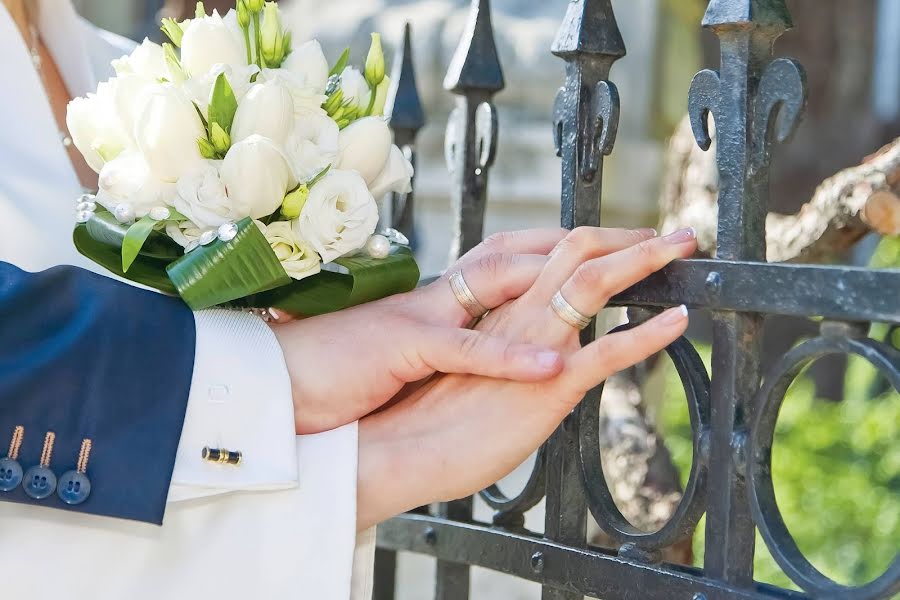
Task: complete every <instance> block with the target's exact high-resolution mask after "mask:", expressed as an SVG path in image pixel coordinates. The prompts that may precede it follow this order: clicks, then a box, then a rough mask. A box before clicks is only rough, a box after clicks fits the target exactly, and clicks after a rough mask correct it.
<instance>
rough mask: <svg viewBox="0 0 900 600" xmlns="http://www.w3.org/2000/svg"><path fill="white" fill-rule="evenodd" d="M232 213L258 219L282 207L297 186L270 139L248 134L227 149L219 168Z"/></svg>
mask: <svg viewBox="0 0 900 600" xmlns="http://www.w3.org/2000/svg"><path fill="white" fill-rule="evenodd" d="M221 177H222V182H223V183H224V184H225V189H227V190H228V198H229V200H230V201H231V206H232V208H231V210H232V214H234V215H236V217H237V218H241V219H242V218H244V217H253V218H254V219H261V218H263V217H266V216H268V215H270V214H272V213H273V212H275V211H276V210H278V207H280V206H281V202H282V201H283V200H284V196H285V194H286V193H287V191H288V190H290V189H291V188H293V187H295V186H296V185H297V180H296V179H295V178H294V175H293V173H291V169H290V167H289V166H288V163H287V160H285V157H284V155H283V154H282V152H281V150H280V149H279V148H278V146H277V145H276V144H275V142H273V141H272V140H270V139H268V138H264V137H262V136H259V135H251V136H250V137H248V138H247V139H245V140H242V141H240V142H238V143H237V144H235V145H233V146H232V147H231V149H229V150H228V154H226V155H225V160H224V161H222V166H221Z"/></svg>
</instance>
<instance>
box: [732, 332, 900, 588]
mask: <svg viewBox="0 0 900 600" xmlns="http://www.w3.org/2000/svg"><path fill="white" fill-rule="evenodd" d="M828 354H855V355H857V356H861V357H863V358H865V359H866V360H868V361H869V362H870V363H872V364H873V365H874V366H875V367H876V368H878V370H879V371H881V372H882V373H883V374H884V375H885V376H886V377H887V379H888V381H890V383H891V385H893V386H894V389H895V390H898V391H900V352H898V351H897V350H896V349H895V348H892V347H890V346H888V345H886V344H882V343H880V342H876V341H874V340H871V339H868V338H852V337H846V336H831V335H825V336H823V337H818V338H814V339H812V340H809V341H806V342H804V343H802V344H800V345H799V346H797V347H796V348H794V349H792V350H791V351H789V352H788V353H787V354H785V355H784V356H783V357H782V359H781V360H780V361H779V362H778V363H776V364H775V365H774V366H773V367H772V369H771V370H770V371H769V373H767V374H766V378H765V383H764V384H763V386H762V388H761V389H760V391H759V396H758V397H757V400H756V404H755V418H754V422H753V429H752V431H751V437H750V455H749V456H750V457H751V459H750V461H748V465H747V471H748V473H747V476H748V479H749V482H750V504H751V510H752V513H753V520H754V521H755V523H756V526H757V527H758V528H759V532H760V534H761V535H762V537H763V540H765V542H766V546H768V548H769V552H771V554H772V556H773V557H774V558H775V560H776V562H778V565H779V566H780V567H781V568H782V570H784V572H785V573H786V574H787V575H788V577H790V578H791V580H792V581H793V582H794V583H796V584H797V585H798V586H800V587H801V588H802V589H803V590H805V591H806V592H809V593H810V594H812V595H813V596H815V597H828V598H841V600H886V599H888V598H892V597H894V595H895V594H897V593H898V592H900V553H898V554H897V555H895V556H894V560H893V561H892V562H891V564H890V566H888V568H887V570H886V571H885V572H884V573H883V574H882V575H881V576H880V577H878V578H877V579H875V580H873V581H871V582H869V583H867V584H865V585H862V586H858V587H849V586H845V585H841V584H839V583H837V582H836V581H833V580H832V579H830V578H828V577H826V576H825V575H824V574H822V572H820V571H819V570H818V569H817V568H816V567H814V566H813V564H812V563H811V562H809V560H808V559H807V558H806V557H805V556H804V555H803V552H801V551H800V548H799V547H798V546H797V542H796V541H794V537H793V536H792V535H791V533H790V532H789V531H788V528H787V525H786V524H785V522H784V518H783V517H782V515H781V511H780V510H779V509H778V503H777V502H776V499H775V488H774V485H773V481H772V442H773V438H774V435H775V425H776V423H777V421H778V413H779V411H780V410H781V405H782V403H783V402H784V398H785V394H786V392H787V390H788V388H789V387H790V385H791V383H793V381H794V379H796V378H797V376H798V375H799V374H800V372H801V371H802V370H803V369H804V368H805V367H806V366H808V365H809V364H810V363H812V362H813V361H814V360H816V359H817V358H820V357H822V356H825V355H828Z"/></svg>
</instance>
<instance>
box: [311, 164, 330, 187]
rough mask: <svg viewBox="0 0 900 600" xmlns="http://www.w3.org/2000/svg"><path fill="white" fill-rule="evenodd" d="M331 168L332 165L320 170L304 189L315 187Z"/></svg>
mask: <svg viewBox="0 0 900 600" xmlns="http://www.w3.org/2000/svg"><path fill="white" fill-rule="evenodd" d="M332 166H333V165H328V166H327V167H325V168H324V169H322V170H321V171H319V172H318V173H316V175H315V176H314V177H313V178H312V179H310V180H309V182H308V183H307V184H306V187H312V186H314V185H316V184H317V183H319V182H320V181H322V178H323V177H325V176H326V175H328V171H330V170H331V167H332Z"/></svg>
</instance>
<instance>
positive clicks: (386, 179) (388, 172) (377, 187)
mask: <svg viewBox="0 0 900 600" xmlns="http://www.w3.org/2000/svg"><path fill="white" fill-rule="evenodd" d="M413 174H414V170H413V166H412V163H411V162H409V160H407V159H406V156H404V155H403V151H402V150H401V149H400V148H398V147H397V146H391V155H390V157H389V158H388V162H387V165H386V166H385V167H384V171H382V172H381V174H380V175H379V176H378V177H376V178H375V181H373V182H372V184H371V185H369V191H371V192H372V196H374V197H375V199H376V200H379V199H381V198H383V197H384V195H385V194H389V193H391V192H396V193H398V194H408V193H410V192H411V191H412V177H413Z"/></svg>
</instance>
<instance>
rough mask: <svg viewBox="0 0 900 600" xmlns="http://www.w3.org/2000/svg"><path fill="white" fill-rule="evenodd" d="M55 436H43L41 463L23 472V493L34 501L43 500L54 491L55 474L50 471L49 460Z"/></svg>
mask: <svg viewBox="0 0 900 600" xmlns="http://www.w3.org/2000/svg"><path fill="white" fill-rule="evenodd" d="M55 441H56V434H55V433H53V432H52V431H48V432H47V435H45V436H44V449H43V450H41V463H40V464H39V465H36V466H34V467H31V468H30V469H28V470H27V471H26V472H25V483H24V484H22V487H23V488H24V489H25V493H26V494H28V495H29V496H30V497H32V498H34V499H35V500H43V499H44V498H46V497H47V496H49V495H50V494H52V493H53V492H54V491H56V474H54V473H53V471H51V470H50V458H51V457H52V456H53V443H54V442H55Z"/></svg>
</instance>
